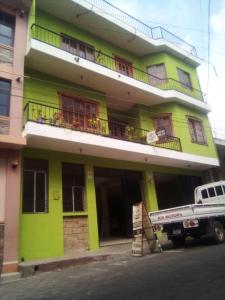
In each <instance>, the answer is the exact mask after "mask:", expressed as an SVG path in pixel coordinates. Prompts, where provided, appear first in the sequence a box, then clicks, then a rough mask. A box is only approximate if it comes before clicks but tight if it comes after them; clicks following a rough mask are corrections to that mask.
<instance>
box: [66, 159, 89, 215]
mask: <svg viewBox="0 0 225 300" xmlns="http://www.w3.org/2000/svg"><path fill="white" fill-rule="evenodd" d="M62 184H63V211H64V212H77V211H84V210H85V205H84V198H85V197H84V168H83V166H82V165H79V164H69V163H63V165H62Z"/></svg>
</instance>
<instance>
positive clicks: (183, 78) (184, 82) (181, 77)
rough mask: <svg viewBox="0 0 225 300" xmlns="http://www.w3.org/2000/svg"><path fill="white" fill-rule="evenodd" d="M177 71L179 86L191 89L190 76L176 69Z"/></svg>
mask: <svg viewBox="0 0 225 300" xmlns="http://www.w3.org/2000/svg"><path fill="white" fill-rule="evenodd" d="M177 71H178V77H179V81H180V82H181V84H182V85H183V86H184V87H186V88H191V79H190V75H189V74H188V73H187V72H185V71H183V70H181V69H177Z"/></svg>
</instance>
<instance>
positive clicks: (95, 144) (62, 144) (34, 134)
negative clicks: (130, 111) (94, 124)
mask: <svg viewBox="0 0 225 300" xmlns="http://www.w3.org/2000/svg"><path fill="white" fill-rule="evenodd" d="M23 136H24V137H25V138H26V139H27V146H28V147H33V148H39V149H47V150H53V151H62V152H67V153H74V154H80V155H85V156H94V157H103V158H109V159H117V160H123V161H132V162H138V163H144V164H150V165H160V166H168V167H174V168H175V167H178V168H184V169H193V170H206V169H208V168H211V167H217V166H219V161H218V159H216V158H211V157H205V156H200V155H194V154H189V153H184V152H178V151H174V150H168V149H162V148H159V147H154V146H150V145H143V144H138V143H133V142H128V141H122V140H118V139H113V138H109V137H104V136H100V135H95V134H92V133H86V132H80V131H74V130H70V129H64V128H59V127H54V126H50V125H45V124H38V123H34V122H27V123H26V125H25V128H24V131H23Z"/></svg>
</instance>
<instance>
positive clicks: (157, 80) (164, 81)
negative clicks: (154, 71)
mask: <svg viewBox="0 0 225 300" xmlns="http://www.w3.org/2000/svg"><path fill="white" fill-rule="evenodd" d="M161 65H163V67H164V73H165V78H162V79H160V78H159V77H157V76H155V75H151V74H150V73H149V68H151V67H157V66H161ZM147 73H148V80H149V83H150V84H151V85H153V86H157V85H160V84H164V83H167V82H168V77H167V71H166V64H165V63H159V64H154V65H149V66H147ZM151 76H152V77H153V82H152V81H151V79H150V78H151ZM154 81H155V83H154Z"/></svg>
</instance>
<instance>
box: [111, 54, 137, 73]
mask: <svg viewBox="0 0 225 300" xmlns="http://www.w3.org/2000/svg"><path fill="white" fill-rule="evenodd" d="M115 62H116V71H117V72H119V73H121V74H123V75H126V76H129V77H133V67H132V63H130V62H129V61H127V60H125V59H123V58H120V57H118V56H115Z"/></svg>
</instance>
